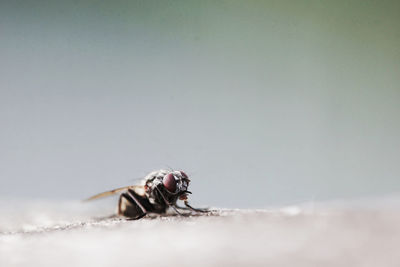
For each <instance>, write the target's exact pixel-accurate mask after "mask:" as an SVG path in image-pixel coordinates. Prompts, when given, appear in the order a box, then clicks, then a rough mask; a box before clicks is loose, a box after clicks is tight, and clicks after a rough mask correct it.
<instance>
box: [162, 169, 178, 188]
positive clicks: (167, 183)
mask: <svg viewBox="0 0 400 267" xmlns="http://www.w3.org/2000/svg"><path fill="white" fill-rule="evenodd" d="M162 183H163V185H164V187H165V188H166V189H167V190H168V191H169V192H175V191H176V180H175V177H174V175H173V174H172V173H168V174H167V175H165V176H164V178H163V180H162Z"/></svg>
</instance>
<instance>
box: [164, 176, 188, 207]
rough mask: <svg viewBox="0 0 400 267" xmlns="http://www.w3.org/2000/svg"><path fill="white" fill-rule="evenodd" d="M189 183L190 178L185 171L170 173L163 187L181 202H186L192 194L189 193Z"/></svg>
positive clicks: (165, 178) (165, 177)
mask: <svg viewBox="0 0 400 267" xmlns="http://www.w3.org/2000/svg"><path fill="white" fill-rule="evenodd" d="M189 183H190V180H189V177H188V176H187V175H186V173H184V172H183V171H173V172H169V173H167V174H166V175H165V176H164V177H163V179H162V185H163V187H164V188H165V190H166V192H167V193H168V194H169V195H171V196H175V197H177V198H179V199H180V200H186V199H187V195H188V194H191V192H189V191H188V187H189Z"/></svg>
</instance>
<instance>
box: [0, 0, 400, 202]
mask: <svg viewBox="0 0 400 267" xmlns="http://www.w3.org/2000/svg"><path fill="white" fill-rule="evenodd" d="M399 14H400V3H399V2H398V1H310V0H307V1H183V0H182V1H95V0H85V1H42V0H38V1H1V3H0V59H1V60H0V197H1V198H3V199H4V198H23V199H54V200H61V199H70V200H80V199H84V198H86V197H88V196H90V195H92V194H95V193H98V192H101V191H104V190H108V189H112V188H115V187H119V186H124V185H129V184H133V183H136V182H137V179H138V178H142V177H143V176H145V175H146V174H147V173H148V172H150V171H152V170H155V169H160V168H173V169H178V170H179V169H181V170H184V171H185V172H187V173H188V174H189V175H190V176H191V179H192V184H191V188H190V189H191V191H192V192H193V195H192V197H191V199H192V202H193V203H195V204H199V205H209V206H217V207H228V208H263V207H268V206H271V205H282V204H290V203H297V202H304V201H325V200H330V199H346V198H359V197H375V196H384V195H388V194H395V193H397V192H399V190H400V164H399V159H400V139H399V135H400V117H399V115H400V16H399Z"/></svg>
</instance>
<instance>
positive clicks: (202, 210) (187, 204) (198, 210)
mask: <svg viewBox="0 0 400 267" xmlns="http://www.w3.org/2000/svg"><path fill="white" fill-rule="evenodd" d="M183 203H185V206H186V207H187V208H184V207H182V208H184V209H189V210H192V211H196V212H209V210H207V209H197V208H193V207H192V206H190V205H189V202H187V201H184V202H183Z"/></svg>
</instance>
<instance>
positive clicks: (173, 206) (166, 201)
mask: <svg viewBox="0 0 400 267" xmlns="http://www.w3.org/2000/svg"><path fill="white" fill-rule="evenodd" d="M156 189H157V191H158V193H160V195H161V197H162V199H163V200H164V202H165V204H167V206H168V207H172V209H173V210H174V211H175V212H176V214H178V215H180V216H189V215H190V214H185V213H181V212H179V211H178V209H177V208H176V205H172V204H171V203H169V201H168V200H167V198H166V197H165V196H164V194H163V193H162V192H161V190H160V189H158V187H156Z"/></svg>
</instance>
